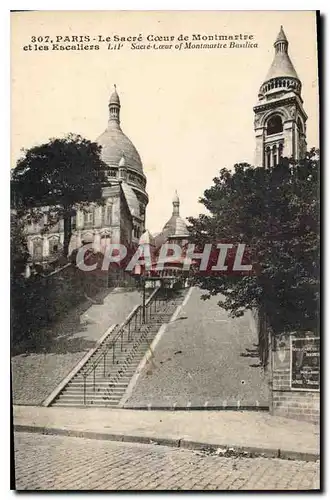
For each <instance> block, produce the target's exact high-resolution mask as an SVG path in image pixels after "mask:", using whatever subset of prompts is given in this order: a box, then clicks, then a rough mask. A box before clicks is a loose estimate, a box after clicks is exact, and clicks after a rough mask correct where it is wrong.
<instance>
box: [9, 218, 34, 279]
mask: <svg viewBox="0 0 330 500" xmlns="http://www.w3.org/2000/svg"><path fill="white" fill-rule="evenodd" d="M10 246H11V253H10V257H11V262H10V264H11V265H10V271H11V277H12V279H14V278H16V277H19V276H22V274H23V273H24V272H25V268H26V264H27V261H28V258H29V255H30V254H29V251H28V248H27V244H26V236H25V234H24V227H23V224H22V221H21V220H20V219H19V218H18V217H17V214H16V213H15V212H14V211H13V212H11V214H10Z"/></svg>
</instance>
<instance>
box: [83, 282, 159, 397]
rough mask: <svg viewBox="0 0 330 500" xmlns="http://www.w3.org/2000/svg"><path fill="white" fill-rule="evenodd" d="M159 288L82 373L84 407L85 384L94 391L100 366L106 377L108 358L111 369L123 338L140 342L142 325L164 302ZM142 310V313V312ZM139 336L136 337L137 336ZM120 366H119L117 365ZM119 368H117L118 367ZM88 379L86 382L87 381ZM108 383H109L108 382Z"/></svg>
mask: <svg viewBox="0 0 330 500" xmlns="http://www.w3.org/2000/svg"><path fill="white" fill-rule="evenodd" d="M160 290H161V288H160V287H159V288H156V289H155V290H154V292H153V293H152V294H151V295H150V297H149V298H148V299H147V301H146V303H145V306H144V308H143V306H142V305H137V306H136V307H135V308H134V309H133V311H132V312H131V313H130V315H129V316H128V317H127V319H126V320H125V321H124V323H122V324H121V325H120V326H119V327H118V329H117V331H116V330H115V333H114V336H113V337H112V338H111V339H110V340H109V341H107V342H105V344H104V345H102V346H101V347H100V352H99V355H98V356H97V358H96V359H95V360H94V361H93V363H92V364H91V365H90V366H89V367H88V368H87V369H86V370H85V371H84V372H83V374H82V375H83V379H84V405H86V400H87V382H88V383H89V385H92V388H93V392H94V393H95V391H96V370H97V369H99V367H100V365H101V366H102V368H103V377H105V376H106V372H107V366H108V363H109V358H110V359H111V367H114V366H115V364H116V357H118V356H119V355H121V353H122V352H123V346H124V342H125V336H126V339H127V342H132V343H133V344H132V345H134V341H137V340H140V339H141V336H142V335H143V332H142V333H141V332H140V330H141V327H142V325H143V324H147V323H148V321H149V320H150V319H151V317H152V315H153V314H154V313H155V312H156V310H157V304H158V305H159V304H160V302H162V301H163V300H164V298H163V296H162V295H161V293H160ZM143 309H144V311H143ZM138 333H140V336H139V337H137V334H138ZM119 366H120V365H119ZM118 368H119V367H118ZM87 379H88V380H87ZM109 382H110V381H109Z"/></svg>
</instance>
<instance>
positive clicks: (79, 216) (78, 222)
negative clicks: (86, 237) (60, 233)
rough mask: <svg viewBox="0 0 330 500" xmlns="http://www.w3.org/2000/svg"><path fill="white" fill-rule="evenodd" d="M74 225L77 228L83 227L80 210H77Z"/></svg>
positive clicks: (82, 217)
mask: <svg viewBox="0 0 330 500" xmlns="http://www.w3.org/2000/svg"><path fill="white" fill-rule="evenodd" d="M76 227H77V229H83V227H84V213H83V212H82V210H77V214H76Z"/></svg>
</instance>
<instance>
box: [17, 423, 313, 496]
mask: <svg viewBox="0 0 330 500" xmlns="http://www.w3.org/2000/svg"><path fill="white" fill-rule="evenodd" d="M15 474H16V489H17V490H126V489H130V490H154V489H157V490H298V489H299V490H308V489H317V488H319V483H318V481H319V463H317V462H301V461H289V460H279V459H267V458H261V457H259V458H242V457H230V458H225V457H220V456H217V455H214V454H213V455H210V454H207V453H206V452H203V451H192V450H184V449H179V448H171V447H166V446H157V445H154V444H150V445H149V444H138V443H120V442H111V441H98V440H92V439H83V438H75V437H62V436H45V435H41V434H29V433H23V432H17V433H16V434H15Z"/></svg>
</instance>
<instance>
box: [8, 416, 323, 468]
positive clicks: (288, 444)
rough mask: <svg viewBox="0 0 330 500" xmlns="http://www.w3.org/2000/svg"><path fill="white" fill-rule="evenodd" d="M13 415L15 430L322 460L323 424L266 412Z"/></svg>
mask: <svg viewBox="0 0 330 500" xmlns="http://www.w3.org/2000/svg"><path fill="white" fill-rule="evenodd" d="M13 414H14V426H15V430H16V431H25V432H41V433H47V434H62V435H63V434H64V435H69V436H77V437H85V438H93V439H104V440H116V441H135V442H142V443H150V442H152V443H155V444H162V445H168V446H180V447H182V448H192V449H194V448H196V449H198V448H205V447H212V448H234V449H238V450H242V451H248V452H252V453H256V454H265V456H269V457H280V458H292V459H296V460H317V459H318V458H319V429H318V426H316V425H314V424H311V423H308V422H300V421H296V420H290V419H286V418H282V417H273V416H271V415H269V414H268V413H264V412H243V411H218V412H216V411H206V410H204V411H203V410H202V411H139V410H127V409H107V408H86V409H85V408H43V407H32V406H14V411H13Z"/></svg>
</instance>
